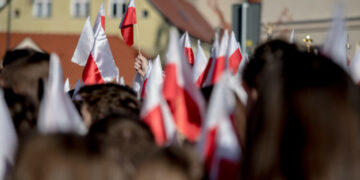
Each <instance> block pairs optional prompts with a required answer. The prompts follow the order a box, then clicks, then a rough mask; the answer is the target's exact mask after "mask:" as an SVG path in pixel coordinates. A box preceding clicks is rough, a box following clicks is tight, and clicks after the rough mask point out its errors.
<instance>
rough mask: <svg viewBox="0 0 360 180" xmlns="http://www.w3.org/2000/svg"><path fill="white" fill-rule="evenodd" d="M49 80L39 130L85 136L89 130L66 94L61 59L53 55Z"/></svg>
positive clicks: (40, 112) (40, 114)
mask: <svg viewBox="0 0 360 180" xmlns="http://www.w3.org/2000/svg"><path fill="white" fill-rule="evenodd" d="M49 68H50V69H49V79H48V82H47V84H46V89H45V93H44V97H43V99H42V101H41V104H40V109H39V117H38V122H37V129H38V130H39V132H41V133H44V134H48V133H77V134H80V135H85V134H86V132H87V129H86V127H85V125H84V123H83V121H82V119H81V117H80V114H79V112H78V111H77V110H76V108H75V105H74V104H73V103H72V101H71V99H70V96H69V95H68V94H66V93H65V92H64V84H63V82H64V81H63V72H62V68H61V65H60V60H59V57H58V56H57V55H56V54H51V56H50V64H49Z"/></svg>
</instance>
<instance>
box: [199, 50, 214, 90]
mask: <svg viewBox="0 0 360 180" xmlns="http://www.w3.org/2000/svg"><path fill="white" fill-rule="evenodd" d="M212 61H213V59H212V57H210V59H209V61H208V63H207V65H206V68H205V71H204V72H203V73H204V77H203V79H202V80H201V82H200V87H201V86H202V85H203V84H204V82H205V80H206V77H207V76H210V75H211V74H209V72H210V68H211V64H212Z"/></svg>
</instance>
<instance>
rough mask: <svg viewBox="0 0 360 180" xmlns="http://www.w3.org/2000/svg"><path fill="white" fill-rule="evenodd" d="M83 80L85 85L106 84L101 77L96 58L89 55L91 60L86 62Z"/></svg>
mask: <svg viewBox="0 0 360 180" xmlns="http://www.w3.org/2000/svg"><path fill="white" fill-rule="evenodd" d="M82 78H83V81H84V84H85V85H92V84H104V83H105V81H104V80H103V78H102V77H101V74H100V71H99V68H98V67H97V65H96V63H95V60H94V58H93V57H92V55H91V54H90V55H89V58H88V60H87V62H86V65H85V68H84V71H83V74H82Z"/></svg>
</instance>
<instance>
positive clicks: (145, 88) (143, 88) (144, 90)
mask: <svg viewBox="0 0 360 180" xmlns="http://www.w3.org/2000/svg"><path fill="white" fill-rule="evenodd" d="M156 59H160V56H159V55H157V57H156ZM151 70H152V62H151V61H148V68H147V69H146V73H145V75H144V80H143V82H142V86H141V98H144V97H145V95H146V92H147V84H148V80H149V77H150V74H151Z"/></svg>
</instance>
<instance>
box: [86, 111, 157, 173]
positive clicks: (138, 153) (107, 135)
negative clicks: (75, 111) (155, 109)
mask: <svg viewBox="0 0 360 180" xmlns="http://www.w3.org/2000/svg"><path fill="white" fill-rule="evenodd" d="M88 140H89V142H90V144H91V145H92V149H94V150H96V151H98V152H100V154H103V155H104V156H106V157H108V158H110V159H112V160H115V161H116V162H117V163H119V164H120V165H122V166H123V167H124V168H125V171H126V172H127V173H128V174H134V173H135V172H136V169H137V167H138V166H139V164H140V163H141V162H142V161H144V160H145V159H146V158H147V157H148V156H149V155H150V154H151V153H152V152H154V151H155V150H156V149H157V147H156V144H155V140H154V136H153V134H152V132H151V130H150V128H149V127H148V126H147V125H146V124H145V123H144V122H143V121H141V120H140V119H139V118H138V116H136V115H134V114H131V113H126V112H119V113H117V114H112V115H110V116H108V117H106V118H105V119H102V120H100V121H97V122H95V123H94V124H93V125H92V126H91V127H90V129H89V133H88Z"/></svg>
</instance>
